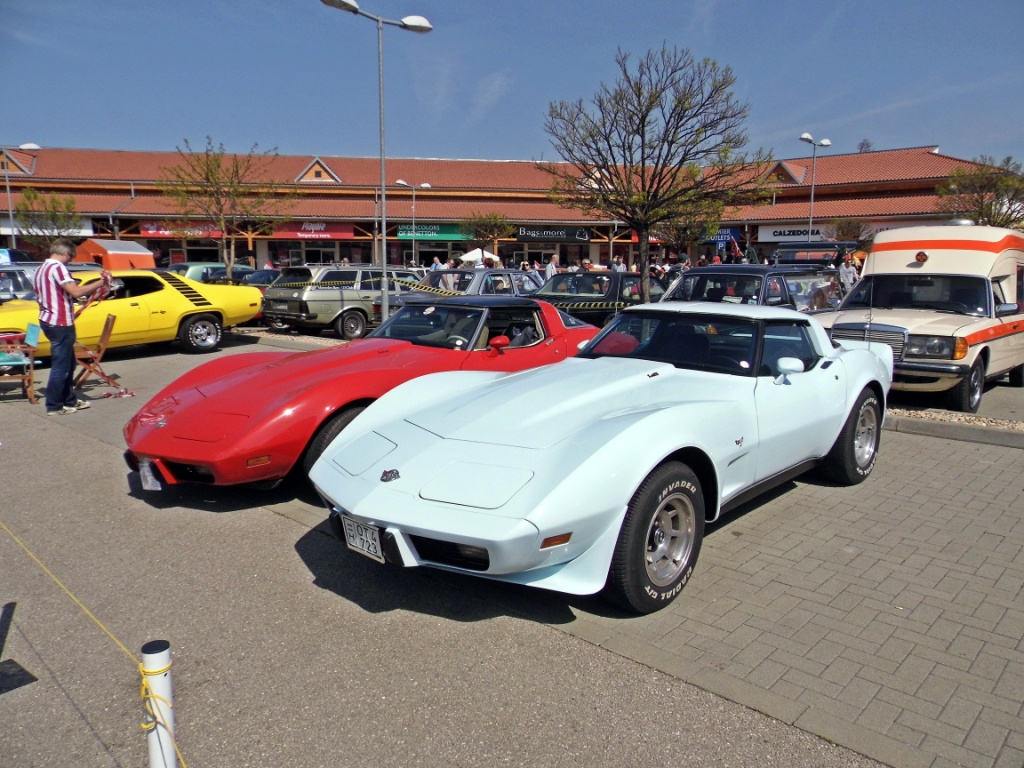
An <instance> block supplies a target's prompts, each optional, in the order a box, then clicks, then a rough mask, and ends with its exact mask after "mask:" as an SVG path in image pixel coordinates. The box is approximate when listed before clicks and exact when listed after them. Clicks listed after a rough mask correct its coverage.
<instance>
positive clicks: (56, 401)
mask: <svg viewBox="0 0 1024 768" xmlns="http://www.w3.org/2000/svg"><path fill="white" fill-rule="evenodd" d="M74 257H75V246H74V245H72V244H71V242H70V241H69V240H64V239H63V238H62V239H59V240H55V241H54V242H53V244H52V245H51V246H50V258H48V259H47V260H46V261H44V262H43V264H42V266H40V267H39V269H37V270H36V273H35V276H34V277H33V284H34V287H35V291H36V300H37V301H38V302H39V327H40V328H41V329H42V331H43V333H44V334H46V338H47V339H49V340H50V378H49V380H48V381H47V384H46V415H47V416H51V415H61V416H63V415H66V414H69V413H74V412H75V411H79V410H83V409H85V408H88V407H89V402H88V401H87V400H79V399H78V397H77V395H75V390H74V388H73V387H72V380H73V377H74V373H75V338H76V337H75V305H74V300H75V299H78V298H81V297H83V296H90V295H92V294H94V293H96V292H97V291H98V290H100V289H101V288H105V287H108V286H109V285H110V273H109V272H106V271H104V272H103V276H102V278H101V279H100V280H96V281H94V282H91V283H89V284H88V285H79V284H78V283H77V282H75V280H73V279H72V277H71V274H70V273H69V272H68V267H67V265H68V263H69V262H70V261H71V260H72V259H73V258H74Z"/></svg>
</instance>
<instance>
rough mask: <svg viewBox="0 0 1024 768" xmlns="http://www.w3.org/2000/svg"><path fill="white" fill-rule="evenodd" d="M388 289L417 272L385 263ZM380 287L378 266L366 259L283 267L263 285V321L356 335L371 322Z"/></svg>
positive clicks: (402, 286) (404, 287) (400, 289)
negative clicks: (329, 329)
mask: <svg viewBox="0 0 1024 768" xmlns="http://www.w3.org/2000/svg"><path fill="white" fill-rule="evenodd" d="M388 277H389V281H388V293H389V295H390V294H394V295H398V294H400V293H406V292H408V291H409V290H410V286H412V285H415V284H416V282H417V280H416V275H415V273H413V272H412V271H410V270H408V269H404V268H396V269H391V268H389V269H388ZM380 292H381V268H380V267H374V266H373V265H370V264H352V265H346V266H342V265H338V264H329V265H307V266H304V267H286V268H284V269H282V270H281V276H280V277H278V279H277V280H275V281H274V282H273V283H272V284H271V285H270V286H269V287H268V288H267V290H266V292H265V293H264V297H265V299H266V302H265V305H264V307H263V318H264V321H265V322H266V323H267V324H268V325H270V326H271V327H276V328H287V327H294V328H305V329H309V330H315V331H322V330H326V329H327V328H332V329H334V332H335V333H336V334H337V335H338V336H339V337H341V338H343V339H348V340H351V339H358V338H361V337H362V336H364V335H366V329H367V328H369V327H371V326H372V325H373V324H374V323H375V320H374V312H373V301H374V299H376V298H378V297H379V296H380Z"/></svg>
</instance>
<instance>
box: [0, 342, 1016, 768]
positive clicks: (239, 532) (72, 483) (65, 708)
mask: <svg viewBox="0 0 1024 768" xmlns="http://www.w3.org/2000/svg"><path fill="white" fill-rule="evenodd" d="M242 349H243V348H241V347H233V348H230V349H228V350H225V352H224V354H233V353H236V352H238V351H242ZM114 359H115V361H120V362H119V363H118V364H115V365H112V366H110V369H111V370H116V371H119V372H120V373H121V375H122V376H123V377H124V381H125V383H126V385H127V386H128V387H129V388H130V389H134V390H135V391H136V392H137V393H138V398H134V399H131V398H129V399H116V400H114V399H112V400H100V401H98V402H97V403H96V404H95V405H94V407H93V408H92V409H90V410H89V411H86V412H83V413H80V414H75V415H73V416H71V417H60V418H46V417H43V416H42V412H41V406H36V407H34V408H33V407H32V406H28V405H26V404H24V403H18V402H10V401H9V400H6V399H5V401H4V402H0V425H2V426H0V481H2V483H3V487H4V488H5V489H8V490H7V494H8V499H10V500H11V502H10V503H9V504H7V505H5V511H4V512H2V513H0V520H3V521H4V522H5V524H6V525H8V526H10V527H11V528H12V530H14V531H16V533H17V535H18V536H19V538H21V539H22V540H23V542H25V543H26V544H27V545H29V546H30V548H31V549H33V551H34V552H35V553H36V554H37V556H38V557H39V559H40V560H41V561H42V562H44V563H46V564H47V565H49V566H50V567H51V568H53V569H54V570H55V571H56V572H57V573H59V574H60V575H61V577H62V578H63V579H64V580H65V581H66V583H68V586H69V588H71V589H72V591H74V592H75V593H76V594H77V595H79V596H80V597H81V598H82V599H83V602H84V603H86V604H87V605H88V606H89V607H90V608H91V609H92V610H93V611H94V612H95V613H97V615H98V616H102V617H103V620H104V621H105V623H107V624H108V626H110V628H111V629H112V631H113V632H114V633H115V634H116V635H118V636H123V639H124V642H125V643H126V645H128V647H130V648H132V650H136V649H137V648H138V647H139V646H140V645H141V644H142V643H143V642H145V641H146V640H149V639H153V638H155V637H158V636H160V637H167V638H168V639H170V640H171V642H172V647H173V649H174V652H175V664H176V667H175V675H176V678H175V682H176V686H177V687H178V690H179V707H180V712H181V713H180V716H179V727H180V733H181V734H182V739H183V741H184V742H185V745H186V748H187V752H186V756H188V752H189V751H191V753H192V755H194V757H193V758H192V759H191V760H190V761H189V762H190V764H195V765H203V764H206V765H214V764H216V765H271V764H272V765H321V764H325V763H326V762H328V761H330V760H339V759H340V760H342V761H343V762H345V763H347V764H351V765H363V764H366V765H369V764H371V763H372V764H380V765H413V764H423V765H437V764H441V763H442V762H443V763H451V764H459V765H484V764H487V765H493V764H495V763H505V764H510V765H527V764H531V765H562V764H565V765H569V764H573V765H576V764H587V765H609V766H612V765H626V764H639V763H659V764H660V763H667V762H670V761H671V762H679V761H681V760H684V759H685V760H687V761H688V762H692V763H694V764H700V765H765V764H777V765H787V766H798V765H807V766H819V765H820V766H825V765H837V766H838V765H872V764H873V762H872V760H870V759H866V758H864V757H861V755H864V756H867V757H868V758H872V759H873V760H877V761H881V762H883V763H886V764H889V765H893V766H935V767H936V768H940V767H943V768H944V767H945V766H953V765H969V766H1008V767H1010V768H1020V767H1021V765H1022V764H1024V711H1022V705H1021V702H1022V701H1024V522H1022V519H1021V518H1022V515H1024V451H1022V450H1020V449H1018V448H1012V447H1005V446H1000V445H987V444H980V443H976V442H966V441H961V440H948V439H942V438H937V437H930V436H920V435H915V434H906V433H901V432H893V431H886V432H885V434H884V435H883V443H882V452H881V456H880V459H879V463H878V465H877V469H876V472H875V474H874V475H873V476H872V478H871V479H870V480H869V481H868V482H867V483H866V484H865V485H862V486H859V487H856V488H837V487H831V486H829V485H827V484H823V483H820V482H818V481H815V480H813V479H810V478H808V479H801V480H800V481H798V482H796V483H791V484H789V485H787V486H785V487H783V488H780V489H778V490H777V491H776V492H774V493H773V494H771V495H770V496H767V497H764V498H762V499H761V500H759V501H758V502H757V503H755V504H751V505H748V506H747V507H745V508H743V509H741V510H739V511H738V512H737V513H734V514H732V515H730V516H728V518H727V519H725V520H723V521H722V522H720V523H718V524H717V525H715V526H714V527H713V528H712V529H711V530H710V531H709V534H708V536H707V539H706V541H705V544H704V549H703V551H702V554H701V559H700V561H699V563H698V568H697V571H696V573H695V576H694V578H693V579H692V580H691V581H690V583H689V585H688V586H687V588H686V590H685V591H684V593H683V595H682V596H681V598H680V599H679V600H677V601H676V602H675V603H674V604H673V605H672V606H670V607H669V608H668V609H666V610H665V611H662V612H660V613H658V614H655V615H653V616H648V617H642V618H637V617H632V616H627V615H624V614H621V613H619V612H618V611H616V610H615V609H613V608H610V607H608V606H607V605H605V604H604V603H603V602H602V601H600V600H599V599H596V598H584V599H577V598H568V599H567V598H566V597H564V596H560V595H555V594H552V593H546V592H541V591H537V590H530V589H527V588H515V587H509V586H505V585H498V584H492V583H489V582H486V581H482V580H478V579H470V578H463V577H458V576H452V575H447V574H441V573H437V572H432V571H426V570H422V571H421V570H412V571H397V570H389V569H381V568H379V567H378V566H377V565H376V564H375V563H373V562H371V561H369V560H366V559H365V558H361V557H359V556H357V555H354V554H350V553H348V552H346V551H344V550H343V549H342V548H341V547H340V546H339V544H338V542H336V541H334V540H333V539H331V538H330V537H329V536H328V535H327V533H326V530H325V526H324V525H323V517H324V515H323V512H322V511H321V509H320V508H319V507H318V506H317V505H316V504H315V503H314V500H312V499H309V498H303V497H302V496H301V495H300V496H299V497H298V498H297V497H296V496H295V494H294V493H288V492H286V491H276V492H271V493H256V492H252V491H241V492H240V491H234V492H229V493H224V492H218V491H216V490H215V489H205V490H190V491H184V492H180V493H174V494H167V495H157V496H156V497H154V496H153V495H151V494H146V493H144V492H142V491H141V490H140V489H139V488H138V487H137V485H134V484H132V483H130V478H128V477H127V472H126V470H125V468H124V466H123V464H121V463H119V462H120V459H119V454H120V450H121V449H122V447H123V446H122V445H121V443H120V425H121V424H123V423H124V421H125V420H126V419H127V418H128V416H130V415H131V413H133V412H134V410H136V409H137V408H138V407H139V406H140V405H141V404H142V402H143V401H144V399H145V398H146V397H148V396H150V395H152V394H153V393H154V392H155V391H156V388H158V386H159V384H160V383H162V382H164V381H166V380H168V377H170V376H171V375H172V374H173V373H174V371H181V370H184V368H183V366H187V365H191V364H194V363H196V362H199V361H198V360H196V359H195V358H182V357H180V356H177V355H174V354H170V353H166V352H165V353H152V354H149V355H147V356H145V357H142V358H138V357H127V356H125V357H123V358H118V357H116V356H115V358H114ZM100 391H101V390H96V391H95V393H96V394H97V395H98V394H99V393H100ZM68 457H71V458H72V459H73V460H69V459H68ZM47 467H59V468H60V472H59V473H57V472H54V471H52V470H49V469H46V468H47ZM29 476H31V478H32V479H31V482H26V480H25V478H26V477H29ZM273 512H276V513H277V514H272V513H273ZM0 603H2V604H10V603H16V604H17V606H16V608H15V609H14V610H15V613H14V620H13V623H12V624H11V628H10V631H9V632H8V633H7V634H8V636H7V643H6V647H5V648H3V649H0V651H2V655H0V659H14V660H16V661H18V662H19V663H21V664H22V665H23V666H24V667H25V668H27V669H29V670H30V671H32V672H33V674H35V675H36V676H37V677H39V678H40V681H39V682H38V683H34V684H32V685H28V686H25V687H23V688H19V689H17V690H14V691H11V692H10V693H6V694H3V695H0V755H18V756H19V759H18V760H17V761H16V762H13V763H11V764H12V765H19V766H20V765H56V764H62V763H61V760H62V759H63V757H64V756H66V755H69V754H76V755H78V756H79V762H80V763H81V764H90V765H136V764H140V763H141V756H142V754H143V747H141V737H138V736H136V734H135V732H133V731H131V730H129V728H127V727H126V723H132V722H135V720H137V718H138V714H137V710H138V707H137V706H136V704H135V702H134V701H132V700H131V699H130V698H125V696H124V691H125V690H130V689H131V688H132V675H133V670H132V669H130V668H126V665H125V663H124V662H125V659H124V657H123V654H120V652H119V651H118V650H117V649H116V647H113V646H112V643H110V641H109V640H107V639H106V638H104V637H103V636H102V635H101V634H100V633H99V632H98V631H97V630H96V628H95V627H94V626H93V625H92V624H91V623H90V622H88V621H87V620H85V619H83V618H82V616H81V615H80V612H78V611H77V609H75V608H73V606H72V604H70V602H69V600H68V598H67V597H66V596H65V595H64V594H63V593H61V592H60V591H59V589H57V588H55V587H54V586H53V584H52V582H51V581H50V580H49V578H48V577H46V576H45V575H44V574H43V573H42V572H41V571H40V569H39V568H38V566H36V565H35V564H34V563H33V562H32V561H31V560H30V559H28V557H27V556H26V555H24V553H23V551H22V550H21V549H20V548H19V547H17V546H16V545H15V544H14V543H12V541H11V540H10V537H9V536H8V535H7V534H6V533H4V532H2V531H0ZM553 629H554V630H557V631H552V630H553ZM2 635H3V628H2V626H0V639H2ZM758 713H763V715H760V714H758ZM764 715H767V716H768V717H764ZM132 727H133V728H134V726H132ZM54 730H56V733H57V734H58V735H59V737H60V738H57V739H54V738H52V736H51V732H52V731H54ZM815 737H821V738H820V739H819V738H815ZM829 742H832V743H833V744H837V745H840V746H841V747H842V748H837V747H833V746H831V745H830V744H829ZM843 748H846V749H843ZM848 750H853V751H852V752H851V751H848ZM855 753H859V755H858V754H855ZM2 762H3V761H0V763H2ZM4 764H6V763H4Z"/></svg>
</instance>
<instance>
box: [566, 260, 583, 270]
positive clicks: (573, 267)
mask: <svg viewBox="0 0 1024 768" xmlns="http://www.w3.org/2000/svg"><path fill="white" fill-rule="evenodd" d="M565 271H566V272H579V271H580V263H579V262H578V261H577V260H576V259H573V260H572V261H570V262H569V267H568V269H566V270H565Z"/></svg>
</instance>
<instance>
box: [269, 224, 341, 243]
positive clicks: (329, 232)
mask: <svg viewBox="0 0 1024 768" xmlns="http://www.w3.org/2000/svg"><path fill="white" fill-rule="evenodd" d="M355 236H356V232H355V226H354V225H352V224H345V223H343V222H340V221H289V222H288V223H287V224H281V225H280V226H277V227H274V234H273V237H276V238H280V239H284V240H293V239H294V240H352V239H354V238H355Z"/></svg>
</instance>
